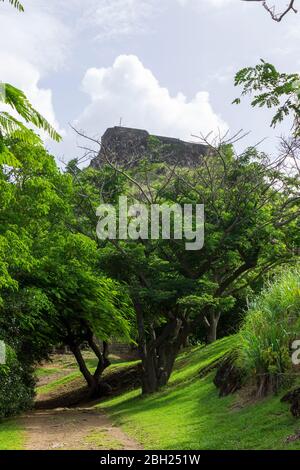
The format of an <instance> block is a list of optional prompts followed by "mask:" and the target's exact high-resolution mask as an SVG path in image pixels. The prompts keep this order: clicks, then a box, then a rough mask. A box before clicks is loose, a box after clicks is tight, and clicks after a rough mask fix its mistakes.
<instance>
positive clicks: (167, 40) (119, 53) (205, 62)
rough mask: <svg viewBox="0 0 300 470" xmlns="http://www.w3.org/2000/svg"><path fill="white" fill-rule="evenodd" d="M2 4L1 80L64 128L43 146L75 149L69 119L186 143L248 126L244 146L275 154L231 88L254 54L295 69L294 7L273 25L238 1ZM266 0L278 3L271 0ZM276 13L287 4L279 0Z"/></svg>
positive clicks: (253, 113)
mask: <svg viewBox="0 0 300 470" xmlns="http://www.w3.org/2000/svg"><path fill="white" fill-rule="evenodd" d="M23 3H24V6H25V13H23V14H19V13H17V12H16V11H15V10H14V9H12V8H11V7H9V6H8V5H7V6H5V5H4V4H3V5H1V10H0V30H1V33H2V34H1V45H0V77H1V80H2V81H9V82H11V83H13V84H15V85H16V86H18V87H21V88H22V89H23V90H24V91H26V93H27V94H28V96H29V98H30V99H31V101H32V102H33V104H34V105H35V106H36V107H37V108H38V109H39V110H40V111H41V112H42V113H43V114H44V115H45V116H46V117H47V118H48V119H49V120H50V121H51V122H52V123H53V124H54V125H55V126H56V127H57V128H58V129H59V130H60V132H61V133H62V134H63V136H64V141H63V142H62V143H61V144H59V145H53V144H52V143H50V142H48V141H47V145H48V146H49V148H50V149H51V151H53V152H54V153H55V155H56V156H57V158H58V159H64V160H66V161H67V160H69V159H70V158H73V157H76V156H79V155H80V154H81V150H80V149H79V148H78V145H77V144H78V138H77V137H76V136H75V134H74V132H73V131H72V130H71V128H70V126H69V124H70V123H71V124H73V125H75V126H76V127H77V128H79V129H82V130H84V131H85V132H86V133H87V134H89V135H92V136H101V135H102V133H103V132H104V130H105V129H106V128H107V127H111V126H114V125H118V124H119V122H120V118H122V123H123V125H124V126H131V127H139V128H146V129H147V130H149V131H150V132H153V133H159V134H164V135H170V136H174V137H179V138H183V139H187V140H193V138H192V137H191V135H192V134H196V135H198V134H200V133H207V132H209V131H215V132H217V131H218V130H220V131H221V132H224V131H225V130H227V129H230V131H231V132H232V133H233V134H234V133H235V132H236V131H237V130H239V129H241V128H243V129H244V130H245V131H251V134H250V136H248V137H247V139H246V140H245V143H244V144H245V145H246V144H255V143H257V142H258V141H260V140H261V139H263V138H267V140H266V141H265V142H264V143H263V144H262V146H263V147H262V148H265V149H266V150H268V151H269V152H275V151H276V146H277V140H276V138H277V136H279V135H280V134H282V133H284V132H288V125H287V124H286V125H285V126H281V127H279V128H277V129H276V130H275V131H272V130H271V129H270V128H269V126H268V122H269V121H270V113H268V112H267V111H266V112H265V111H261V110H251V109H250V107H249V101H247V100H246V101H245V102H244V103H243V104H242V105H241V106H239V107H237V106H234V105H232V104H231V102H232V100H233V99H234V98H235V97H236V96H237V95H238V90H237V89H234V87H233V78H234V74H235V72H236V71H237V70H238V69H240V68H241V67H244V66H247V65H254V64H256V63H257V62H258V61H259V59H260V58H264V59H266V60H268V61H271V62H273V63H274V64H276V66H278V68H279V69H280V70H282V71H293V72H296V71H298V70H299V68H300V64H299V59H300V56H299V51H300V41H299V40H300V28H299V22H300V14H299V15H295V14H293V13H291V14H290V15H289V16H287V17H286V18H285V20H284V21H283V22H282V23H280V24H277V23H275V22H273V21H272V20H271V19H270V17H269V16H268V15H267V13H266V12H265V11H264V10H263V8H262V7H261V6H260V5H258V4H257V3H256V2H253V3H252V2H250V3H247V2H243V1H240V0H85V1H84V2H83V1H82V0H51V2H49V1H47V0H24V1H23ZM273 3H274V2H273ZM276 4H278V8H280V7H281V6H283V5H284V4H286V0H277V2H276Z"/></svg>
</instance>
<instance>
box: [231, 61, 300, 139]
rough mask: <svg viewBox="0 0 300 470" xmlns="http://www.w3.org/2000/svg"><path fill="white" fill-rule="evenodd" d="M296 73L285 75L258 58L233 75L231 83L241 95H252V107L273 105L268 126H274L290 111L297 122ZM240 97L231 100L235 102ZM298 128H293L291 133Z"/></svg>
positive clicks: (299, 89)
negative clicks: (254, 62) (273, 111)
mask: <svg viewBox="0 0 300 470" xmlns="http://www.w3.org/2000/svg"><path fill="white" fill-rule="evenodd" d="M299 83H300V82H299V74H296V73H293V74H287V73H280V72H278V71H277V69H276V68H275V66H274V65H272V64H270V63H268V62H265V61H264V60H261V63H260V64H258V65H256V66H255V67H246V68H244V69H242V70H240V71H239V72H238V73H237V74H236V76H235V86H242V87H243V90H242V96H245V95H252V94H254V98H253V99H252V102H251V105H252V106H259V107H260V108H262V107H264V106H266V107H268V108H277V109H276V113H275V115H274V117H273V119H272V122H271V125H272V126H273V127H275V126H276V125H277V124H278V123H279V122H281V121H283V119H284V118H285V117H286V116H288V115H289V114H292V115H293V117H294V118H295V121H296V123H297V121H298V120H299V118H300V107H299V96H300V88H299ZM240 101H241V100H240V98H237V99H235V100H234V103H236V104H239V103H240ZM298 133H299V129H298V128H296V129H295V134H296V135H297V134H298Z"/></svg>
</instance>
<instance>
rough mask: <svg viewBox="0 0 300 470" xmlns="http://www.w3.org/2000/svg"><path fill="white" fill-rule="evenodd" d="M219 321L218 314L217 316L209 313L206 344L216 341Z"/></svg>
mask: <svg viewBox="0 0 300 470" xmlns="http://www.w3.org/2000/svg"><path fill="white" fill-rule="evenodd" d="M219 320H220V314H219V313H217V314H216V313H211V315H210V319H209V326H208V332H207V342H208V343H209V344H211V343H214V342H215V341H217V330H218V324H219Z"/></svg>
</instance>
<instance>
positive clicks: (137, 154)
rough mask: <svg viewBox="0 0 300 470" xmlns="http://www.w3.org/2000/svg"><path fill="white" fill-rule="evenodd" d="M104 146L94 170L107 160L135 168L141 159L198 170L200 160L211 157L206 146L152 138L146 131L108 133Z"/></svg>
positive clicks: (93, 164)
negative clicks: (206, 156)
mask: <svg viewBox="0 0 300 470" xmlns="http://www.w3.org/2000/svg"><path fill="white" fill-rule="evenodd" d="M101 142H102V148H101V151H100V153H99V155H98V156H97V157H96V158H94V159H93V160H92V162H91V166H92V167H93V168H99V167H100V166H101V165H103V164H105V158H106V156H107V158H109V160H111V161H115V162H116V163H118V164H119V165H123V166H134V165H136V164H137V163H138V161H139V160H140V159H142V158H145V159H148V160H151V161H153V162H158V161H163V162H167V163H169V164H177V165H179V166H195V165H196V164H197V163H199V160H200V159H201V156H203V155H206V154H207V153H208V147H206V146H205V145H200V144H194V143H189V142H184V141H182V140H179V139H173V138H170V137H161V136H153V135H150V134H149V133H148V132H147V131H144V130H140V129H130V128H127V127H112V128H109V129H107V131H106V132H105V134H104V135H103V137H102V141H101Z"/></svg>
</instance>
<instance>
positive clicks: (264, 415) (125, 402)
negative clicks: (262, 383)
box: [97, 337, 300, 450]
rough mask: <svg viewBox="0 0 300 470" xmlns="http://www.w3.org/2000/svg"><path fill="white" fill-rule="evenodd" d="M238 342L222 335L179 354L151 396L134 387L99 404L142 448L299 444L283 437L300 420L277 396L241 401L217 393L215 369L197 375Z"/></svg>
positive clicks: (297, 446)
mask: <svg viewBox="0 0 300 470" xmlns="http://www.w3.org/2000/svg"><path fill="white" fill-rule="evenodd" d="M237 343H238V337H230V338H225V339H223V340H220V341H218V342H216V343H215V344H213V345H210V346H208V347H205V348H201V347H198V348H195V349H193V350H192V351H190V352H187V353H185V354H183V355H181V356H180V357H179V359H178V360H177V364H176V369H175V371H174V373H173V375H172V378H171V381H170V384H169V386H168V387H166V388H165V389H164V390H163V391H162V392H160V393H158V394H156V395H154V396H149V397H145V398H141V397H140V392H139V391H132V392H128V393H125V394H123V395H122V396H119V397H116V398H112V399H109V400H106V401H105V402H103V403H101V404H100V405H97V407H99V408H103V409H105V411H106V412H108V413H109V415H110V416H111V417H112V419H113V421H114V422H115V424H117V425H120V426H121V427H122V428H123V430H124V431H125V432H127V433H128V434H129V435H131V436H132V437H134V438H135V439H137V440H138V441H139V442H141V444H142V445H143V446H144V448H145V449H162V450H165V449H180V450H193V449H198V450H199V449H201V450H205V449H209V450H214V449H220V450H223V449H232V450H234V449H300V440H298V441H296V442H293V443H290V444H287V443H286V439H287V438H288V437H289V436H292V435H295V434H296V433H298V432H299V428H300V424H298V422H297V421H295V419H294V418H293V417H292V415H291V414H290V412H289V408H288V406H287V405H286V404H282V403H280V396H277V397H276V396H275V397H274V396H273V397H270V398H266V399H264V400H262V401H259V402H255V403H251V404H248V405H242V404H241V403H242V402H241V398H240V397H239V396H238V395H234V396H229V397H227V398H222V399H220V398H219V397H218V391H217V390H216V388H215V386H214V384H213V377H214V373H213V372H211V373H209V374H208V375H207V376H205V377H204V378H200V377H199V371H201V369H203V368H204V367H207V366H208V365H209V364H210V363H213V362H214V361H215V360H216V358H218V357H220V356H222V355H223V354H224V352H226V351H228V350H229V349H231V348H232V347H233V346H236V345H237Z"/></svg>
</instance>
